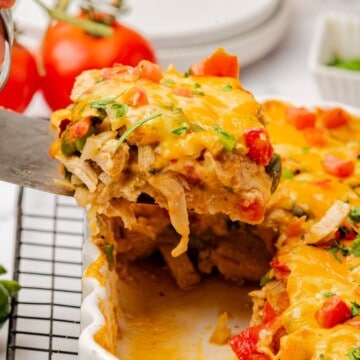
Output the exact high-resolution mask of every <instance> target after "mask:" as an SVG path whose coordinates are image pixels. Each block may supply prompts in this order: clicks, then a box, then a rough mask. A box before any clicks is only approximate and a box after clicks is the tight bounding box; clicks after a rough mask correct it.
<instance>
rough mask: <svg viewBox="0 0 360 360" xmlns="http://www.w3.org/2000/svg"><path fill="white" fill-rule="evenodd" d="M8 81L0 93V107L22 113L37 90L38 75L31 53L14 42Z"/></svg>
mask: <svg viewBox="0 0 360 360" xmlns="http://www.w3.org/2000/svg"><path fill="white" fill-rule="evenodd" d="M11 54H12V63H11V71H10V75H9V80H8V82H7V84H6V85H5V87H4V89H3V90H2V91H1V92H0V106H3V107H5V108H8V109H11V110H14V111H17V112H23V111H24V110H25V109H26V108H27V106H28V105H29V103H30V101H31V99H32V98H33V96H34V94H35V92H36V91H37V90H38V88H39V74H38V71H37V67H36V61H35V58H34V57H33V55H32V54H31V52H30V51H29V50H28V49H27V48H25V47H24V46H22V45H21V44H19V43H18V42H16V41H15V42H14V45H13V48H12V52H11Z"/></svg>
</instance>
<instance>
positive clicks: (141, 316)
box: [79, 96, 360, 360]
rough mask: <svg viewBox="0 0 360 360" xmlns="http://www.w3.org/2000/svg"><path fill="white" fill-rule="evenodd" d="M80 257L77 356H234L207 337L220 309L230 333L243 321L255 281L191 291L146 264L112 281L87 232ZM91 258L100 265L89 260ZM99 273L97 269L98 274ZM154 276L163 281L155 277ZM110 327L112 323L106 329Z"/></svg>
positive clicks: (111, 359) (104, 359) (105, 359)
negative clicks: (110, 347) (102, 339)
mask: <svg viewBox="0 0 360 360" xmlns="http://www.w3.org/2000/svg"><path fill="white" fill-rule="evenodd" d="M270 99H273V100H280V101H284V102H289V103H291V104H293V105H295V106H306V107H308V108H315V107H322V108H332V107H341V108H343V109H345V110H347V111H348V112H349V113H351V114H355V115H357V116H360V110H359V109H356V108H354V107H351V106H348V105H345V104H343V103H340V102H330V101H323V102H319V103H317V104H314V103H311V102H307V103H301V104H300V103H298V102H296V101H293V100H291V99H287V98H286V97H271V96H267V97H261V98H259V99H258V101H260V102H264V101H266V100H270ZM83 259H84V277H83V296H84V298H83V303H82V306H81V326H82V332H81V335H80V340H79V359H80V360H100V359H101V360H116V359H120V360H130V359H131V360H132V359H141V360H147V359H149V360H150V359H151V360H157V359H160V360H162V359H168V360H173V359H174V360H175V359H176V360H177V359H182V360H188V359H196V360H203V359H204V360H205V359H206V360H219V359H221V360H235V359H236V356H235V355H234V353H233V352H232V351H231V349H230V346H228V345H227V344H225V345H215V344H211V343H210V342H209V339H210V337H211V334H212V332H213V331H214V329H215V325H216V322H217V319H218V317H219V315H220V314H223V313H224V312H227V314H228V317H229V323H228V325H229V328H230V329H231V332H232V334H235V333H238V332H240V330H241V329H243V328H246V327H248V325H249V320H250V317H251V310H252V309H251V308H252V304H251V302H250V298H249V296H248V293H249V291H251V290H253V289H254V287H243V288H237V287H236V286H231V285H226V284H224V283H221V282H220V281H216V280H210V281H206V282H205V284H203V285H202V286H201V287H199V288H197V289H194V290H193V291H185V292H184V290H177V289H176V288H175V287H174V286H173V285H171V280H170V281H169V278H167V277H162V276H159V272H158V271H155V272H154V273H152V272H151V271H149V269H150V267H148V266H147V265H146V264H145V266H144V267H142V268H137V269H135V271H134V272H132V274H133V275H134V279H135V280H134V282H130V283H129V284H124V283H123V284H121V285H120V286H116V282H117V281H118V279H117V277H116V275H115V274H114V272H110V271H108V269H107V265H106V262H104V259H101V254H100V252H99V250H98V249H97V247H96V246H95V245H94V244H92V242H91V239H89V238H88V239H87V240H86V243H85V246H84V257H83ZM96 262H98V264H100V265H101V264H102V266H100V267H99V266H98V265H95V266H94V264H96ZM89 269H90V271H89ZM94 269H95V271H94ZM94 274H95V275H96V276H95V277H94V276H93V275H94ZM99 274H101V275H102V276H101V277H100V279H99ZM159 278H160V279H161V280H162V281H163V284H162V283H161V282H159V281H157V280H158V279H159ZM117 291H118V293H117ZM111 294H112V295H111ZM111 297H112V299H113V300H114V299H115V300H116V299H117V300H118V303H119V304H120V307H119V309H118V312H117V316H118V319H117V320H115V318H114V315H115V313H114V308H113V303H112V301H113V300H111V301H110V298H111ZM106 319H107V320H106ZM109 319H111V321H118V324H119V327H120V337H119V338H118V339H116V335H114V334H111V333H109V332H107V333H106V331H105V330H104V329H105V328H104V325H105V324H107V323H108V322H109ZM109 328H111V327H108V328H107V329H106V330H109ZM99 329H100V331H103V335H104V334H106V335H107V336H108V337H109V338H110V339H111V340H112V341H115V342H116V346H115V352H116V356H114V355H112V354H111V353H110V352H109V351H107V350H106V349H105V348H104V347H102V346H101V345H99V343H98V342H97V341H96V340H95V339H94V337H95V338H96V336H97V335H96V334H97V333H98V331H99ZM101 329H102V330H101Z"/></svg>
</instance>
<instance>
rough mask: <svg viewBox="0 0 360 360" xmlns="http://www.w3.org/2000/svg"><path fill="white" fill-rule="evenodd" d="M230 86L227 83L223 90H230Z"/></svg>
mask: <svg viewBox="0 0 360 360" xmlns="http://www.w3.org/2000/svg"><path fill="white" fill-rule="evenodd" d="M232 88H233V87H232V86H231V85H230V84H227V85H225V86H224V87H223V91H231V90H232Z"/></svg>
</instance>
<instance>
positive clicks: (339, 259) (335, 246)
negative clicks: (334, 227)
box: [328, 241, 342, 263]
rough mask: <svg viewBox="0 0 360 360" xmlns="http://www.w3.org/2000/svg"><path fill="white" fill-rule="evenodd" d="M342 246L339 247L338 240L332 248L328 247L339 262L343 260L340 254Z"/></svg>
mask: <svg viewBox="0 0 360 360" xmlns="http://www.w3.org/2000/svg"><path fill="white" fill-rule="evenodd" d="M339 249H340V247H339V243H338V242H337V241H336V242H335V245H334V246H331V247H330V248H328V251H329V253H330V254H332V255H333V256H334V258H335V259H336V260H337V261H338V262H340V263H341V262H342V261H341V258H340V256H339V254H338V251H339Z"/></svg>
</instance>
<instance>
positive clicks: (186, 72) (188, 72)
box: [184, 69, 191, 78]
mask: <svg viewBox="0 0 360 360" xmlns="http://www.w3.org/2000/svg"><path fill="white" fill-rule="evenodd" d="M190 75H191V69H188V70H186V71H185V72H184V77H186V78H187V77H189V76H190Z"/></svg>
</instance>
